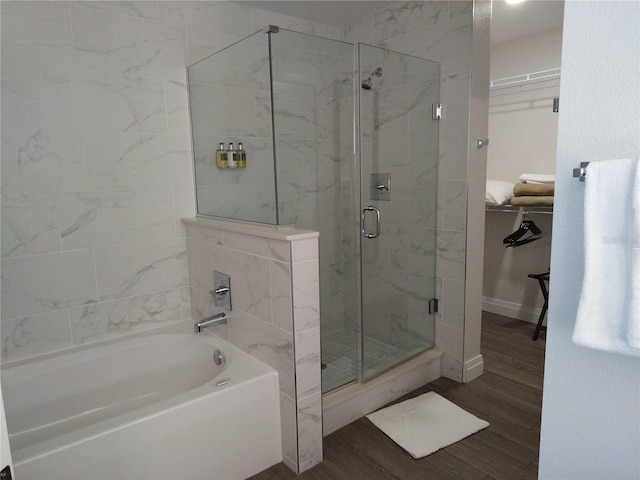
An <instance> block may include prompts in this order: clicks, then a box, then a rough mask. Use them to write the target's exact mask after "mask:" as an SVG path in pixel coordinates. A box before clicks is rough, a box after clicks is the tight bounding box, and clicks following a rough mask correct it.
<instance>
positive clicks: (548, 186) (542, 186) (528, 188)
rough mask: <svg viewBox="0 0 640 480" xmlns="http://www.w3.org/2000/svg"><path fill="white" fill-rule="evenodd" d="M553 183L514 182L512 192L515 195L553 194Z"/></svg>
mask: <svg viewBox="0 0 640 480" xmlns="http://www.w3.org/2000/svg"><path fill="white" fill-rule="evenodd" d="M555 185H556V184H555V183H516V184H515V186H514V187H513V194H514V195H515V196H516V197H522V196H527V195H547V196H549V195H553V193H554V191H555Z"/></svg>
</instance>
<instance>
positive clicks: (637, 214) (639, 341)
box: [627, 163, 640, 349]
mask: <svg viewBox="0 0 640 480" xmlns="http://www.w3.org/2000/svg"><path fill="white" fill-rule="evenodd" d="M631 195H632V200H631V204H632V205H631V220H630V226H631V245H630V252H631V259H630V262H629V265H630V268H631V303H630V305H629V325H628V329H627V342H628V343H629V345H630V346H632V347H634V348H637V349H640V163H637V164H636V179H635V186H634V189H633V191H632V193H631Z"/></svg>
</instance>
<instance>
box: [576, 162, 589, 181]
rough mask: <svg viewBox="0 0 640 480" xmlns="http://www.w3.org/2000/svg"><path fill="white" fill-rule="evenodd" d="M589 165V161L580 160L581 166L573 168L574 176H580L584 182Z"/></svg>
mask: <svg viewBox="0 0 640 480" xmlns="http://www.w3.org/2000/svg"><path fill="white" fill-rule="evenodd" d="M587 165H589V162H580V168H574V169H573V176H574V177H575V178H579V179H580V181H581V182H584V177H586V176H587Z"/></svg>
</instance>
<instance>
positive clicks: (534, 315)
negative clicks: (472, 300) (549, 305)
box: [482, 297, 542, 323]
mask: <svg viewBox="0 0 640 480" xmlns="http://www.w3.org/2000/svg"><path fill="white" fill-rule="evenodd" d="M482 310H484V311H485V312H489V313H496V314H498V315H504V316H505V317H510V318H517V319H518V320H523V321H525V322H529V323H538V318H539V317H540V312H541V311H542V307H531V306H528V305H522V304H520V303H513V302H507V301H505V300H500V299H499V298H489V297H482Z"/></svg>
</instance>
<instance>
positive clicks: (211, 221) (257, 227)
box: [182, 215, 320, 242]
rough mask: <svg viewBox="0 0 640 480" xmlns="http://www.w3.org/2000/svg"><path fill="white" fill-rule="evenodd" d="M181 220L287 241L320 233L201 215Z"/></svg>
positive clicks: (289, 226)
mask: <svg viewBox="0 0 640 480" xmlns="http://www.w3.org/2000/svg"><path fill="white" fill-rule="evenodd" d="M182 222H183V223H188V224H190V225H196V226H199V227H208V228H217V229H219V230H225V231H228V232H235V233H244V234H246V235H253V236H256V237H264V238H271V239H274V240H284V241H289V242H290V241H294V240H304V239H307V238H317V237H318V236H319V235H320V234H319V233H318V232H315V231H312V230H303V229H301V228H295V227H294V226H293V225H267V224H264V223H254V222H243V221H241V220H229V219H226V218H217V217H208V216H201V215H198V216H195V217H189V218H183V219H182Z"/></svg>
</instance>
